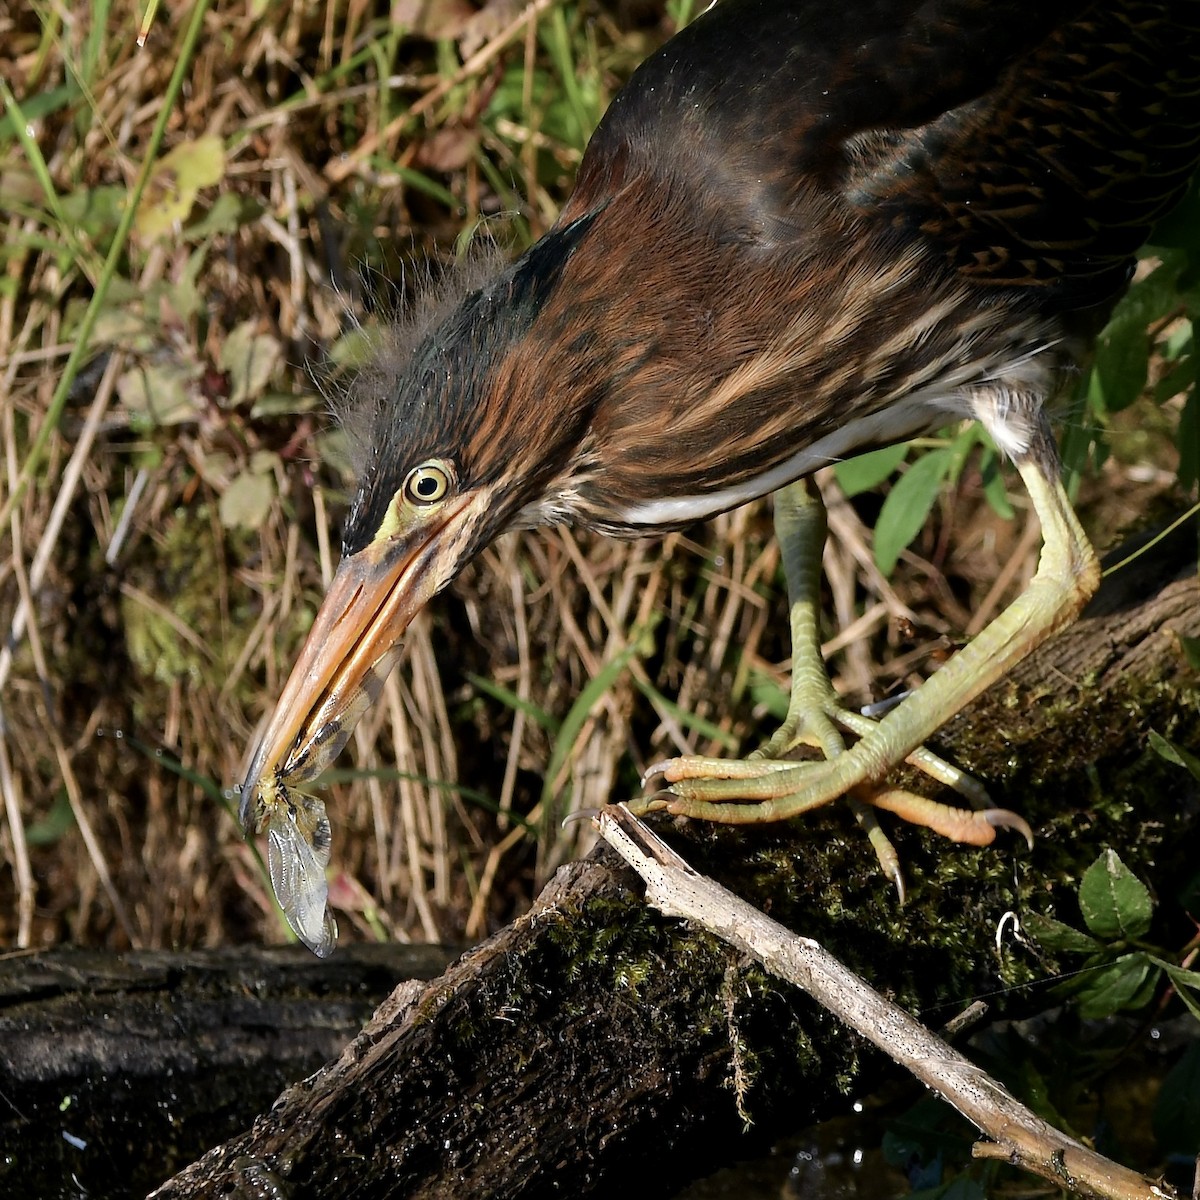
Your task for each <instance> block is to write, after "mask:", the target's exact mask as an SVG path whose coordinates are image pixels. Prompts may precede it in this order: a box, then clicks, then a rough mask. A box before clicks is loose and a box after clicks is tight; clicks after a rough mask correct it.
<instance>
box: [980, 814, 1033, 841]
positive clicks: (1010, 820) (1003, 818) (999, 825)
mask: <svg viewBox="0 0 1200 1200" xmlns="http://www.w3.org/2000/svg"><path fill="white" fill-rule="evenodd" d="M979 817H980V819H982V820H984V821H986V822H987V823H988V824H989V825H990V826H991V827H992V828H993V829H1013V830H1015V831H1016V832H1017V833H1019V834H1020V835H1021V836H1022V837H1023V838H1024V839H1025V841H1026V844H1027V845H1028V846H1029V848H1030V850H1032V849H1033V830H1032V829H1030V828H1029V822H1028V821H1026V820H1025V818H1024V817H1022V816H1021V815H1020V814H1019V813H1015V812H1011V811H1010V810H1009V809H1007V808H985V809H984V810H983V811H982V812H980V814H979Z"/></svg>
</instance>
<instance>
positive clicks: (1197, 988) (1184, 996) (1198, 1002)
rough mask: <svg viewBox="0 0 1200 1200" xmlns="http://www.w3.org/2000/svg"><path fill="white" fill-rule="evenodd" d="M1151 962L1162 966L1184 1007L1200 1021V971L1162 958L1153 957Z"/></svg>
mask: <svg viewBox="0 0 1200 1200" xmlns="http://www.w3.org/2000/svg"><path fill="white" fill-rule="evenodd" d="M1151 962H1153V963H1154V964H1155V965H1156V966H1159V967H1162V969H1163V970H1164V971H1165V972H1166V975H1167V978H1168V979H1169V980H1170V981H1171V983H1172V985H1173V986H1174V988H1175V992H1176V994H1177V995H1178V996H1179V998H1180V1000H1182V1001H1183V1003H1184V1007H1186V1008H1187V1010H1188V1012H1190V1013H1191V1014H1192V1016H1193V1017H1195V1018H1196V1020H1197V1021H1200V971H1189V970H1187V969H1186V968H1185V967H1180V966H1176V965H1175V963H1170V962H1166V961H1165V960H1163V959H1161V958H1152V959H1151Z"/></svg>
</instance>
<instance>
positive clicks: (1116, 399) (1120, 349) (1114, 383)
mask: <svg viewBox="0 0 1200 1200" xmlns="http://www.w3.org/2000/svg"><path fill="white" fill-rule="evenodd" d="M1149 369H1150V339H1149V338H1148V337H1147V336H1146V330H1145V327H1144V326H1143V327H1133V326H1127V325H1124V324H1121V325H1116V326H1115V327H1114V326H1109V328H1108V330H1106V331H1105V333H1104V335H1103V336H1102V337H1101V338H1100V340H1099V341H1098V342H1097V343H1096V359H1095V364H1094V365H1093V367H1092V375H1091V382H1090V387H1089V396H1090V398H1091V400H1092V402H1093V403H1094V404H1095V405H1096V406H1097V407H1098V408H1099V409H1100V411H1101V412H1106V413H1115V412H1120V411H1121V409H1123V408H1128V407H1129V405H1131V404H1132V403H1133V402H1134V401H1135V400H1136V399H1137V398H1138V397H1139V396H1140V395H1141V394H1142V389H1143V388H1144V387H1145V386H1146V376H1147V374H1148V372H1149Z"/></svg>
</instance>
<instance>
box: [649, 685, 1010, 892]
mask: <svg viewBox="0 0 1200 1200" xmlns="http://www.w3.org/2000/svg"><path fill="white" fill-rule="evenodd" d="M828 724H836V725H838V726H841V727H842V728H843V729H845V730H847V731H848V732H850V733H852V734H854V735H855V736H857V737H858V738H859V739H860V740H859V741H858V742H857V743H856V744H855V745H854V746H852V747H850V748H848V749H846V750H845V751H844V752H843V753H837V752H836V751H835V752H834V753H830V751H829V749H827V747H829V746H830V744H831V743H830V738H829V737H828V733H827V731H821V730H820V727H821V726H823V725H828ZM876 728H877V723H876V722H875V721H873V720H871V719H870V718H869V717H865V716H862V715H861V714H859V713H854V712H849V711H847V710H845V709H843V708H841V707H840V706H839V705H837V703H836V701H834V700H832V699H831V700H830V701H828V702H827V703H824V704H822V706H821V708H820V710H819V711H817V712H815V713H814V712H812V711H811V710H810V712H809V713H808V714H807V715H806V716H805V717H801V718H799V719H797V720H789V722H785V725H784V727H783V728H782V729H781V730H780V731H779V732H778V733H777V734H776V735H775V737H773V738H772V739H771V741H770V742H769V743H767V745H766V746H764V747H763V748H762V749H761V750H759V751H756V752H755V753H754V754H753V755H751V756H749V757H747V758H744V759H720V758H703V757H699V756H688V757H683V758H670V759H666V760H664V761H662V762H659V763H656V764H654V766H652V767H651V768H650V769H649V770H648V771H647V772H646V775H645V777H644V778H643V781H642V782H643V786H645V785H646V784H649V783H652V782H655V781H661V782H663V783H664V784H666V785H667V788H666V790H664V791H661V792H657V793H652V794H651V795H649V796H647V797H645V798H643V799H642V800H640V801H638V802H636V803H635V804H634V805H633V808H634V811H635V812H650V811H655V810H665V811H666V812H669V813H672V814H675V815H678V816H685V817H693V818H700V819H703V820H709V821H717V822H722V823H727V824H754V823H758V822H766V821H779V820H786V819H787V818H789V817H795V816H798V815H800V814H801V813H804V812H807V811H808V810H810V809H813V808H818V807H820V806H821V805H824V804H828V803H830V802H831V801H833V800H835V799H837V798H838V797H840V796H848V797H850V798H851V799H852V800H854V801H857V802H859V803H860V804H864V805H867V806H870V807H871V808H874V809H883V810H885V811H887V812H891V813H895V814H896V815H897V816H899V817H901V818H902V819H904V820H906V821H909V822H911V823H912V824H915V825H923V826H925V827H926V828H928V829H931V830H933V831H934V832H935V833H938V834H940V835H941V836H942V837H945V838H948V839H949V840H951V841H955V842H961V843H965V844H967V845H972V846H986V845H989V844H990V843H991V842H992V841H993V840H994V839H995V836H996V830H997V829H1015V830H1017V831H1018V832H1019V833H1020V834H1022V836H1023V837H1024V838H1025V839H1026V840H1027V841H1028V842H1029V843H1030V844H1031V845H1032V842H1033V833H1032V831H1031V830H1030V828H1029V825H1028V824H1027V823H1026V821H1025V820H1024V819H1023V818H1022V817H1021V816H1019V815H1018V814H1017V813H1014V812H1010V811H1009V810H1008V809H1003V808H996V807H994V806H992V804H991V802H990V800H989V798H988V795H987V792H986V791H985V790H984V788H983V786H982V785H981V784H980V783H979V782H978V781H977V780H976V779H974V778H973V777H972V776H970V775H967V774H965V773H964V772H962V771H960V770H958V768H956V767H954V766H952V765H951V764H950V763H948V762H946V761H945V760H944V759H942V758H939V757H938V756H937V755H936V754H934V753H932V752H931V751H929V750H927V749H925V748H924V747H918V748H917V749H916V750H913V751H911V752H910V753H908V754H901V755H898V756H892V757H888V756H887V755H886V754H883V755H881V754H880V753H878V747H877V745H872V741H873V739H870V737H869V735H870V734H871V732H872V731H874V730H875V729H876ZM839 740H840V739H839ZM798 745H817V746H819V747H821V748H822V749H825V752H826V754H827V755H828V757H827V758H826V759H825V761H816V762H797V761H795V760H793V759H790V758H784V757H782V755H784V754H788V753H790V752H791V751H792V750H793V749H795V748H796V747H797V746H798ZM904 761H907V762H908V763H909V765H910V766H913V767H916V768H917V769H918V770H919V771H921V772H922V773H924V774H925V775H928V776H929V777H930V778H932V779H934V780H936V781H937V782H938V783H941V784H944V785H945V786H947V787H950V788H952V789H953V790H954V791H956V792H958V793H959V795H961V796H963V797H964V798H965V799H966V800H967V801H968V802H969V803H970V804H971V805H972V806H973V807H972V808H971V809H965V808H959V807H957V806H955V805H951V804H943V803H940V802H939V801H936V800H930V799H928V798H927V797H925V796H921V795H918V794H916V793H915V792H910V791H906V790H904V789H901V788H893V787H888V786H886V785H885V784H884V782H883V781H884V779H885V777H886V776H887V774H888V772H889V771H891V770H892V768H894V767H896V766H899V765H900V763H901V762H904ZM873 841H874V839H873ZM878 849H879V847H878V846H877V850H878ZM885 854H887V855H891V856H892V857H889V858H885ZM880 859H881V863H882V864H883V866H884V869H885V871H887V873H888V874H889V875H893V876H894V874H895V871H894V867H893V859H894V852H891V851H890V847H888V848H887V850H885V851H884V853H881V854H880Z"/></svg>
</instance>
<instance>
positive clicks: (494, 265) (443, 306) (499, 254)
mask: <svg viewBox="0 0 1200 1200" xmlns="http://www.w3.org/2000/svg"><path fill="white" fill-rule="evenodd" d="M510 257H511V255H510V254H509V253H507V252H506V251H505V250H504V249H503V248H502V247H501V246H500V245H499V243H498V242H497V241H496V239H495V238H494V237H493V236H492V235H491V233H490V232H489V231H487V230H486V229H485V228H483V227H481V229H480V230H479V231H478V232H477V233H476V236H475V239H474V240H473V242H472V244H471V245H470V247H469V248H468V249H467V251H466V253H465V254H463V255H462V256H461V257H459V258H456V259H454V260H453V261H451V262H449V263H448V264H446V265H445V267H444V269H442V270H441V271H440V273H437V272H436V269H435V267H436V264H435V263H434V262H433V261H432V260H429V259H426V260H424V271H423V276H424V277H423V278H421V279H419V280H418V281H417V283H416V286H415V289H414V290H415V292H416V295H415V298H414V299H412V300H411V301H409V302H408V303H407V304H405V305H404V306H403V308H400V309H398V310H397V311H396V312H395V313H394V314H393V315H391V316H389V317H388V318H387V319H385V320H384V321H383V322H382V323H381V324H379V325H376V326H373V327H368V326H366V325H364V324H363V323H362V322H361V321H360V320H359V318H358V317H357V315H355V314H354V313H353V312H352V311H351V310H350V309H349V306H347V316H348V319H349V320H350V321H351V322H353V324H354V325H355V326H357V328H358V331H359V332H360V333H361V334H362V335H363V337H364V339H365V340H366V343H367V347H368V348H367V352H366V361H365V362H364V363H363V365H362V366H360V367H359V368H358V369H357V370H356V371H355V372H354V373H353V374H352V375H351V376H350V378H348V379H347V380H345V381H341V380H339V379H338V378H337V377H336V376H335V375H333V374H332V373H329V372H327V373H326V374H325V375H324V377H323V378H321V379H319V380H317V386H318V388H319V389H320V391H321V394H322V396H324V398H325V402H326V405H327V407H328V409H329V413H330V415H331V416H332V417H333V419H334V420H335V421H336V422H337V424H338V426H339V428H340V429H341V430H342V432H343V433H344V434H345V436H346V445H347V450H348V452H349V455H350V461H351V464H352V466H353V468H354V472H355V475H356V476H359V477H361V476H362V474H363V471H364V470H365V468H366V465H367V461H368V458H369V456H370V448H371V445H372V443H373V442H374V441H375V439H376V437H377V436H378V431H379V422H380V419H381V417H382V414H383V412H384V409H385V406H386V405H387V403H388V402H389V400H391V399H392V397H393V395H394V390H395V386H396V381H397V379H399V378H400V377H401V376H402V375H403V374H404V371H405V368H406V367H407V365H408V363H409V362H410V361H411V359H412V357H413V354H414V353H415V351H416V349H417V348H418V347H419V346H420V345H421V343H422V342H423V341H424V340H425V338H426V337H428V336H429V334H430V333H431V332H432V331H433V330H435V329H437V327H438V326H439V325H441V324H442V322H443V321H445V320H446V319H447V318H448V317H449V316H450V315H451V314H452V313H453V312H454V311H455V309H457V308H458V306H459V305H460V304H461V303H462V302H463V300H464V299H465V298H466V297H467V296H469V295H470V294H471V293H472V292H474V291H478V290H479V289H480V288H481V287H483V286H484V285H485V284H486V283H487V282H488V281H489V280H491V279H492V278H494V277H495V276H496V275H497V274H499V272H500V271H501V270H503V268H504V267H505V266H506V265H507V263H508V261H509V259H510ZM400 290H401V291H403V290H404V288H403V284H402V286H401V289H400Z"/></svg>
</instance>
